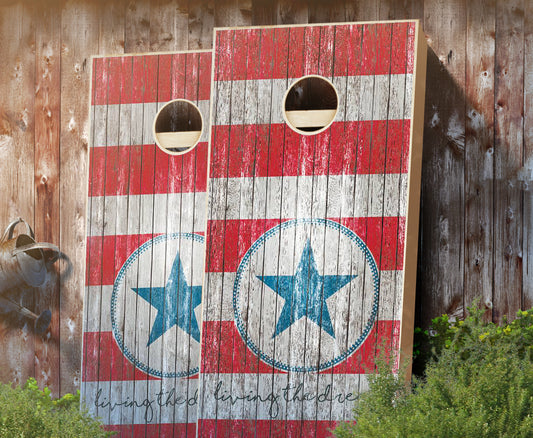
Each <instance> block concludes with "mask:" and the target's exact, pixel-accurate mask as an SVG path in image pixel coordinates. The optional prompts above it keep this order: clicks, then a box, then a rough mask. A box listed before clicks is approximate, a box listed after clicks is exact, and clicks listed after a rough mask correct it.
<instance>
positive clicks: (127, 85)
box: [120, 56, 133, 103]
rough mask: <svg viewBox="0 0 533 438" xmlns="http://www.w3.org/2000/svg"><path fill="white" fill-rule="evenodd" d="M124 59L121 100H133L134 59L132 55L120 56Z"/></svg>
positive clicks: (121, 76)
mask: <svg viewBox="0 0 533 438" xmlns="http://www.w3.org/2000/svg"><path fill="white" fill-rule="evenodd" d="M120 59H121V60H122V71H121V74H120V101H121V102H123V103H127V102H131V101H132V95H133V75H132V72H133V59H132V57H131V56H125V57H121V58H120Z"/></svg>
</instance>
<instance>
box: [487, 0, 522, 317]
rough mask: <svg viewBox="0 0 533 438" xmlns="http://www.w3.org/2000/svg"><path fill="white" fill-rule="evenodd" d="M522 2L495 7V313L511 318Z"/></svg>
mask: <svg viewBox="0 0 533 438" xmlns="http://www.w3.org/2000/svg"><path fill="white" fill-rule="evenodd" d="M523 30H524V2H523V1H521V0H513V1H508V2H498V4H497V5H496V72H495V75H496V87H495V96H494V102H495V109H496V114H495V128H494V129H495V134H496V141H495V148H494V162H495V187H494V257H495V262H494V301H493V302H494V309H493V318H494V319H495V320H499V319H500V318H501V317H502V316H503V315H509V316H514V315H515V313H516V311H517V310H518V309H519V308H520V304H521V299H520V296H521V292H522V249H523V248H522V193H521V190H520V187H517V180H516V173H517V171H518V170H519V168H520V167H521V166H522V164H523V163H522V160H523V127H524V125H523V114H522V113H523V104H524V100H523V98H524V88H523V87H524V68H523V61H524V51H523V50H524V40H523Z"/></svg>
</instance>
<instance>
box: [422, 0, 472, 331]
mask: <svg viewBox="0 0 533 438" xmlns="http://www.w3.org/2000/svg"><path fill="white" fill-rule="evenodd" d="M424 14H425V19H424V31H425V32H426V35H428V36H429V41H428V42H429V45H430V47H431V48H432V50H433V53H430V56H429V57H428V74H427V81H426V117H425V128H424V161H423V166H422V197H421V199H422V208H421V231H422V232H421V234H420V236H421V240H420V242H421V251H420V257H419V260H420V261H421V263H420V266H419V280H420V282H419V287H418V290H419V296H418V304H417V306H418V308H419V309H421V310H423V311H421V312H420V317H421V322H422V323H423V325H427V324H428V323H429V321H430V320H431V318H432V317H434V316H435V315H438V314H442V313H444V312H448V313H452V314H454V315H455V314H458V315H459V314H460V315H462V311H463V309H462V307H463V306H462V301H463V300H462V294H463V277H464V266H463V263H464V238H463V235H464V225H463V221H464V198H463V196H464V195H463V188H464V141H465V116H464V105H465V101H464V94H463V87H464V72H465V34H466V32H465V31H466V18H465V17H466V14H465V2H464V1H463V0H456V1H452V2H445V1H441V0H431V1H426V2H425V3H424Z"/></svg>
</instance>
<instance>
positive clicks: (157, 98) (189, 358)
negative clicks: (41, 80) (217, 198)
mask: <svg viewBox="0 0 533 438" xmlns="http://www.w3.org/2000/svg"><path fill="white" fill-rule="evenodd" d="M211 57H212V55H211V52H210V51H209V52H207V51H203V52H188V53H172V54H150V55H139V56H120V57H104V58H94V59H93V87H92V106H91V149H90V175H89V199H88V211H87V217H88V223H87V263H86V268H87V275H86V286H87V287H86V295H85V315H84V338H83V341H84V344H83V366H82V375H81V379H82V385H81V387H82V393H83V394H82V395H83V397H84V399H85V403H86V404H87V407H88V409H89V411H90V412H91V413H93V414H95V415H97V416H99V417H101V418H102V420H103V422H104V423H105V424H106V425H108V426H107V427H108V428H109V429H110V430H116V431H119V432H121V433H120V436H143V437H144V436H194V435H195V423H196V412H197V404H198V371H199V355H200V329H201V306H200V304H201V303H200V301H201V284H202V276H203V261H204V248H205V245H204V229H205V211H206V201H207V200H206V186H207V159H208V145H207V140H208V132H209V110H210V105H209V95H210V84H211ZM175 99H178V100H177V101H176V103H170V104H169V105H170V106H165V104H166V103H167V102H169V101H173V100H175ZM179 99H186V100H188V101H190V102H191V104H192V106H190V105H189V104H188V103H186V102H185V103H184V101H182V100H179ZM172 105H177V106H176V108H174V107H173V106H172ZM180 105H181V106H180ZM184 105H185V106H184ZM163 107H164V108H165V111H166V110H168V109H169V108H170V109H171V110H170V111H167V112H166V113H164V114H166V115H165V116H162V118H161V119H158V120H162V125H165V123H166V124H167V125H169V126H170V125H172V123H174V125H172V126H170V128H168V129H166V128H165V126H159V125H158V123H154V119H155V116H156V113H158V110H159V109H161V114H163ZM187 107H190V108H192V110H191V111H192V112H195V111H196V113H195V115H193V116H194V117H192V119H191V120H192V122H191V120H189V122H191V123H185V124H183V123H181V122H180V120H181V121H183V120H182V118H183V117H185V118H187V117H188V116H189V115H188V114H187V111H185V112H184V110H183V109H184V108H185V110H186V109H187ZM195 107H196V108H195ZM172 108H174V109H176V110H175V111H174V110H173V109H172ZM200 115H201V116H200ZM180 117H181V119H180ZM173 118H174V119H176V120H177V121H176V120H174V121H172V120H171V119H173ZM202 119H203V121H204V122H203V129H202V128H201V127H199V126H198V122H199V121H200V123H201V120H202ZM167 122H168V123H167ZM178 122H179V123H178ZM180 123H181V125H180ZM193 125H194V126H193ZM159 134H161V135H160V137H161V138H159V140H158V141H159V143H161V144H162V146H169V147H171V148H172V150H171V154H168V153H166V152H164V151H163V149H160V148H159V147H158V146H156V144H155V140H154V135H155V136H158V135H159ZM198 139H199V143H198V144H197V145H196V147H194V148H192V149H190V150H189V151H188V152H185V153H184V152H183V149H180V146H182V147H183V148H185V149H187V148H188V147H190V146H192V145H193V144H194V143H195V142H196V141H197V140H198Z"/></svg>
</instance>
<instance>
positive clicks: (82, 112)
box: [0, 0, 533, 395]
mask: <svg viewBox="0 0 533 438" xmlns="http://www.w3.org/2000/svg"><path fill="white" fill-rule="evenodd" d="M41 3H44V7H45V8H47V9H49V13H48V14H45V13H43V10H42V9H40V8H36V7H35V2H34V1H30V0H8V1H4V2H1V5H0V28H1V30H0V31H1V34H2V36H3V38H2V41H1V43H0V54H1V56H2V59H3V63H2V65H1V66H0V71H1V72H2V78H3V80H2V81H1V83H0V97H1V103H0V157H1V158H2V162H1V164H0V179H1V181H2V187H3V189H2V196H1V197H0V206H1V208H0V218H1V221H0V222H1V224H0V225H1V227H5V226H6V225H7V224H8V223H9V221H10V220H11V219H13V218H15V217H17V216H21V217H23V218H24V219H26V220H28V222H29V223H30V224H31V225H32V226H34V228H38V229H41V230H43V231H40V232H43V233H48V232H53V233H57V232H59V241H54V240H52V243H56V244H58V243H59V246H60V247H61V249H62V251H63V252H64V254H65V256H66V257H68V260H66V259H63V260H62V261H61V262H60V263H59V264H58V271H57V275H58V280H57V281H58V283H59V289H54V287H52V286H51V288H52V289H53V290H55V291H54V292H53V293H52V292H51V293H50V295H46V294H45V296H44V297H43V300H42V301H40V303H41V304H43V305H44V304H46V305H49V304H48V303H54V302H55V303H58V302H59V309H58V310H56V311H55V314H54V320H53V323H52V327H51V331H50V332H49V333H48V334H47V335H46V336H47V338H45V340H44V341H42V340H41V339H39V337H36V336H35V335H34V334H33V333H32V331H31V329H30V327H29V326H26V327H25V321H24V320H23V319H20V318H18V317H17V316H16V315H4V314H2V315H0V344H1V345H0V346H1V349H2V351H3V352H5V353H4V354H3V355H2V359H1V361H0V379H1V380H2V381H6V382H7V381H13V382H21V381H24V380H25V379H26V378H27V377H28V376H35V377H36V378H37V380H38V381H39V383H40V384H41V385H45V384H50V385H51V388H52V391H53V393H54V394H57V395H58V394H59V393H65V392H72V391H75V390H76V389H77V388H79V385H80V369H81V368H80V363H81V337H82V306H83V294H84V282H85V280H84V271H85V254H86V243H85V242H86V240H85V233H86V221H87V216H86V205H87V197H86V194H87V186H86V181H87V175H88V164H87V163H88V138H89V110H88V108H89V103H90V102H89V88H90V57H91V56H92V55H98V54H100V55H103V54H108V55H111V54H112V55H116V54H119V53H135V52H146V51H149V50H151V49H152V47H151V44H154V47H155V45H158V46H159V45H161V46H163V45H165V44H167V45H166V47H167V48H168V50H186V49H192V50H194V49H211V47H212V41H213V37H212V31H213V26H214V22H215V15H217V17H218V18H217V24H220V25H222V26H234V25H237V24H246V25H252V24H254V25H267V24H291V23H307V22H310V21H314V20H316V21H318V20H328V19H329V14H333V15H335V19H338V18H342V12H340V9H342V10H343V11H344V16H345V17H344V18H343V20H346V21H363V20H380V19H406V18H410V19H412V18H419V19H422V27H423V29H424V32H425V34H426V36H427V39H428V45H429V46H430V48H432V49H433V52H432V51H430V53H429V60H428V72H429V74H428V77H427V82H426V83H427V91H426V116H425V131H426V133H427V135H426V136H425V138H424V163H425V164H424V167H423V169H427V164H426V163H428V161H427V160H433V161H434V162H435V165H431V166H430V171H426V170H424V172H423V180H422V181H423V183H422V205H421V207H422V208H421V215H420V220H421V225H420V236H421V239H420V251H419V253H420V255H421V256H420V258H419V268H418V272H419V277H418V283H417V313H416V318H417V324H419V325H422V326H424V327H427V325H428V324H429V322H430V320H431V318H433V317H435V316H438V315H440V314H442V313H444V312H450V313H454V314H456V315H457V316H462V315H463V312H464V311H465V308H466V306H468V305H470V303H471V302H472V300H473V299H474V298H475V297H482V298H483V302H484V303H486V304H487V305H488V306H490V305H491V303H492V304H493V306H494V307H493V312H492V313H493V314H492V318H493V319H494V320H495V321H498V320H500V319H501V316H502V315H510V316H512V315H514V313H515V312H516V310H518V307H523V308H524V307H530V306H531V305H533V301H532V296H533V293H532V290H533V289H532V288H531V278H532V275H531V272H532V269H531V266H532V265H531V260H532V259H531V254H532V252H531V251H532V249H531V248H532V244H531V241H532V239H531V236H532V233H531V229H532V219H531V218H532V212H531V205H532V191H531V181H532V179H533V177H532V171H531V169H532V165H531V150H530V144H531V141H529V140H530V138H531V132H532V129H531V127H532V123H533V122H532V118H531V105H530V100H531V96H530V94H531V92H530V90H531V85H530V84H531V81H532V75H531V59H532V50H533V48H532V45H531V35H532V33H531V4H530V2H527V1H526V2H523V3H520V2H515V3H513V4H511V5H510V6H509V7H507V6H505V5H504V4H503V3H502V2H498V5H496V2H495V1H477V0H473V1H468V2H467V1H464V0H461V1H455V2H453V9H452V10H451V12H452V13H453V11H454V10H456V9H457V10H458V11H461V13H462V14H464V15H463V16H462V17H461V16H459V17H455V18H453V21H454V23H455V24H452V25H450V15H449V13H448V12H447V15H446V16H445V15H443V14H442V13H440V12H439V11H441V10H446V11H450V8H449V7H448V6H446V3H448V2H442V1H441V0H377V1H374V0H357V1H344V2H343V1H337V0H335V1H334V2H331V1H315V0H307V1H306V0H298V1H294V0H275V1H272V2H264V1H259V0H253V1H252V2H251V6H250V3H249V2H248V4H247V2H226V3H225V4H224V5H222V6H219V2H218V1H213V0H198V1H193V0H189V1H188V2H184V1H179V2H178V1H171V2H165V3H163V4H162V2H159V1H157V2H156V1H153V2H151V1H149V0H139V1H135V2H134V1H129V0H128V1H126V0H115V1H112V2H106V1H88V0H65V1H59V0H58V1H47V2H41ZM169 3H170V4H172V6H173V7H175V8H178V9H179V11H181V13H182V14H187V16H188V22H185V21H183V22H181V21H180V23H182V24H180V28H179V29H178V31H179V32H185V33H186V35H187V37H186V38H185V37H183V36H180V37H174V38H173V39H172V44H171V46H172V47H171V46H170V45H168V39H167V38H168V35H164V30H161V29H160V26H159V25H158V24H157V23H158V22H159V21H160V19H159V18H157V17H161V14H160V13H159V12H158V11H159V8H165V7H168V4H169ZM333 5H334V8H335V11H330V10H331V9H332V8H333ZM222 7H224V8H226V11H227V12H224V14H225V15H224V17H226V18H223V17H222V15H221V10H220V8H222ZM250 7H251V11H250ZM241 8H244V12H243V9H241ZM265 8H266V9H265ZM269 8H270V9H269ZM442 8H444V9H442ZM54 10H57V11H59V12H58V15H57V16H58V17H59V20H60V24H58V23H57V22H55V23H54V22H53V19H54V18H53V17H54V12H53V11H54ZM165 10H166V9H165ZM46 17H48V18H46ZM465 17H466V23H464V19H465ZM252 21H253V23H252ZM156 25H157V28H158V29H159V30H156V28H155V26H156ZM58 27H59V29H60V31H59V32H58ZM511 31H512V32H513V35H512V38H511V35H510V34H509V33H510V32H511ZM158 32H159V33H158ZM510 39H511V40H512V45H511V46H512V47H513V50H515V49H516V48H518V49H520V47H521V48H522V49H521V50H518V52H516V51H515V52H513V55H512V56H513V58H512V59H513V61H512V62H507V61H506V60H507V59H509V58H508V55H507V53H506V52H507V51H508V46H509V47H511V46H510V45H509V43H508V41H510ZM37 41H41V42H47V41H48V42H50V44H48V45H47V48H51V49H53V50H54V51H56V50H58V51H57V52H55V53H53V56H52V57H51V60H52V61H53V62H54V63H53V68H52V70H51V72H54V71H55V70H54V69H57V68H58V66H59V70H60V71H59V73H60V84H59V88H58V86H57V82H54V81H56V79H55V78H54V77H53V76H52V77H49V78H43V77H39V76H38V75H37V74H36V72H37V71H38V70H39V71H43V66H46V63H45V61H44V60H43V58H41V54H42V53H43V49H42V47H43V46H41V48H39V49H37V46H36V42H37ZM58 41H59V44H58ZM165 41H167V43H165ZM181 44H182V46H179V45H181ZM461 50H463V53H464V54H463V55H462V56H464V58H463V59H464V61H461V62H458V59H457V58H456V57H455V55H454V54H455V53H461ZM450 51H452V56H451V57H450V58H449V59H448V54H449V53H450ZM435 53H436V54H437V55H435ZM503 64H505V65H506V66H507V67H508V69H507V74H505V72H504V70H500V66H501V65H503ZM51 65H52V64H51ZM520 66H523V80H524V82H523V85H522V83H521V82H520V79H519V77H520V75H519V74H518V70H520V69H521V68H522V67H520ZM496 77H498V85H497V84H496ZM39 83H43V84H49V88H48V101H49V102H57V101H58V100H59V102H60V109H59V111H60V117H59V118H55V117H56V116H55V114H54V113H53V112H52V119H53V120H54V123H58V124H59V126H60V134H59V136H60V137H59V158H54V157H53V156H51V155H50V151H49V150H48V149H46V150H45V151H40V150H39V149H41V148H42V147H43V146H42V145H41V143H36V140H35V139H36V138H37V137H38V136H41V138H44V137H43V136H44V135H45V133H46V132H51V133H53V129H54V128H52V129H51V130H50V128H51V126H52V125H51V123H50V120H49V118H47V117H46V114H44V113H41V115H40V116H38V115H37V112H38V111H39V112H40V111H41V109H40V108H39V107H38V106H36V105H35V102H36V99H37V101H38V99H41V100H42V99H43V98H44V95H43V94H40V95H36V94H35V93H36V91H37V90H38V84H39ZM496 90H498V91H497V93H498V98H496V97H495V96H496V94H495V93H496ZM508 90H511V91H512V99H511V100H512V102H511V103H512V105H514V106H513V107H512V108H511V107H506V106H503V109H502V108H501V107H500V106H497V107H496V108H495V106H494V103H497V102H498V101H499V100H500V99H499V97H500V96H503V95H507V96H508V95H509V93H510V91H508ZM39 93H41V92H40V91H39ZM502 93H503V94H502ZM448 95H452V96H455V97H454V98H449V99H448V100H447V101H443V100H442V96H448ZM439 96H440V97H439ZM501 102H503V100H502V101H501ZM507 105H509V102H507ZM519 110H521V111H523V114H524V116H523V121H522V122H520V123H521V124H522V127H523V138H522V139H521V140H520V139H519V138H518V137H517V136H513V135H512V134H511V131H513V132H514V130H515V128H514V127H516V126H519V125H520V123H518V122H517V119H516V117H515V116H516V114H519ZM473 111H475V113H474V112H473ZM501 111H504V112H505V114H509V115H510V114H511V113H512V114H514V115H513V116H512V117H507V116H504V117H502V116H500V114H502V113H501ZM454 113H456V114H458V117H459V119H458V120H464V126H465V128H466V129H465V130H464V135H465V138H464V145H465V146H464V151H462V150H461V148H460V147H459V148H458V147H457V142H456V141H453V140H452V139H453V138H454V137H453V136H450V135H449V134H451V133H453V132H457V131H456V130H452V131H451V132H450V129H449V128H450V127H453V126H455V125H454V124H453V123H450V122H451V121H453V120H454V118H452V117H451V115H452V114H454ZM497 115H498V122H497V123H498V128H497V129H495V126H494V123H495V119H496V117H497ZM456 119H457V118H456ZM461 123H463V122H461ZM517 123H518V124H517ZM511 125H512V126H513V128H511ZM54 126H56V125H54ZM460 131H461V130H459V132H460ZM52 139H53V136H52ZM53 141H55V140H53ZM495 143H497V145H498V146H497V147H495ZM459 144H460V142H459ZM50 146H51V144H50V145H48V144H47V145H46V147H47V148H48V147H50ZM521 147H522V148H523V152H520V148H521ZM452 149H453V150H452ZM496 149H498V150H496ZM51 150H53V151H54V152H53V154H57V149H53V148H52V149H51ZM519 152H520V154H522V155H520V156H519ZM496 155H497V156H498V158H496ZM39 157H41V158H39ZM56 159H57V160H58V162H59V168H58V169H56V168H54V167H52V168H50V169H49V168H48V167H47V168H46V169H45V170H46V172H44V171H43V169H44V168H43V166H42V164H44V163H45V162H46V163H50V164H52V165H53V166H55V164H54V163H55V162H56ZM36 160H37V161H36ZM496 160H497V166H498V175H496V173H495V171H496V169H495V165H496ZM41 163H42V164H41ZM36 169H37V170H38V172H36ZM461 169H464V172H463V171H462V170H461ZM43 174H45V175H47V176H48V175H50V176H51V175H58V182H57V183H56V184H57V185H56V187H55V188H54V187H53V186H52V185H50V184H52V183H51V182H50V183H49V185H47V186H46V187H45V186H44V185H43V184H42V183H41V177H42V175H43ZM52 180H53V178H52ZM443 182H444V183H445V184H447V186H448V187H450V190H451V191H453V198H454V199H451V195H450V194H447V195H446V196H445V197H444V198H441V196H440V194H439V186H440V184H441V183H443ZM496 185H498V187H505V186H506V185H508V186H509V193H511V195H512V196H514V195H513V193H515V194H516V195H519V196H520V197H521V199H522V200H523V201H522V202H517V201H516V199H513V198H512V197H511V198H508V199H509V200H511V201H512V205H511V204H509V205H510V206H512V209H513V216H512V217H511V218H510V219H512V221H513V222H514V224H515V225H513V226H514V227H515V228H516V229H520V230H522V231H520V233H518V234H516V235H514V237H513V236H512V235H509V236H510V238H504V241H505V240H507V243H505V244H502V243H500V242H496V237H495V230H500V229H503V228H505V229H506V230H507V231H505V233H511V232H512V233H514V231H513V230H511V228H509V227H510V225H508V223H507V220H508V219H507V216H506V215H507V212H506V210H505V208H506V207H505V205H506V204H505V203H506V202H507V201H505V200H503V198H502V194H505V193H507V192H502V189H501V188H498V189H497V188H496ZM58 187H59V188H58ZM496 190H498V195H497V196H498V200H496ZM513 191H514V192H513ZM38 193H39V194H38ZM56 195H57V196H58V199H59V202H58V205H59V210H54V209H50V210H47V211H49V213H48V214H49V215H50V217H49V218H46V217H45V218H44V219H43V218H42V216H43V215H44V213H43V211H42V210H41V208H42V207H41V206H44V205H46V202H48V200H53V199H55V198H54V196H56ZM506 196H507V195H506ZM452 201H453V202H452ZM53 202H56V201H53ZM54 205H55V204H54ZM517 209H518V211H517ZM436 212H442V213H443V216H442V219H443V220H442V221H441V220H440V219H441V216H440V213H439V214H438V215H437V213H436ZM444 219H447V223H448V224H450V223H452V224H460V223H461V222H463V221H464V230H461V227H460V226H458V225H454V226H453V227H448V228H447V230H446V228H445V227H444V226H445V223H446V222H445V220H444ZM38 224H40V225H38ZM45 225H46V227H48V228H46V229H44V228H43V226H45ZM57 230H59V231H57ZM445 231H446V232H447V233H448V236H451V239H452V240H451V241H452V243H453V248H454V251H455V252H456V253H458V252H459V253H460V252H462V253H463V259H462V260H463V261H462V262H461V263H462V265H463V267H462V268H461V269H459V268H458V263H457V260H456V259H455V258H450V257H449V251H450V249H449V248H450V246H449V245H447V244H446V235H445V234H444V232H445ZM40 232H39V233H40ZM39 233H38V235H37V236H38V237H39ZM499 233H500V234H499V235H501V232H499ZM463 234H464V237H461V238H459V237H458V236H462V235H463ZM54 235H56V234H53V235H51V239H54ZM520 236H521V237H520ZM498 239H500V237H498ZM508 245H511V248H512V249H513V251H512V255H510V259H506V257H508V256H509V252H508V251H507V252H506V251H505V249H506V247H507V246H508ZM496 266H498V271H497V272H496V271H495V267H496ZM508 269H509V270H510V271H509V272H513V274H512V275H511V274H510V277H504V274H505V272H506V270H508ZM459 271H462V272H463V273H462V274H459V275H458V272H459ZM448 275H449V276H451V278H452V279H453V284H454V285H455V286H454V288H453V290H452V288H448V287H446V284H447V282H448V280H449V278H448ZM505 278H517V280H516V281H514V280H513V281H512V282H511V283H507V280H506V279H505ZM52 289H51V291H52ZM436 291H439V294H442V295H445V296H443V297H436V296H435V293H436ZM58 293H59V298H58V297H57V296H53V295H54V294H58ZM17 296H18V295H17ZM506 296H508V298H506ZM20 299H22V302H23V303H24V304H26V305H28V306H30V308H31V306H32V305H34V304H36V302H35V301H34V293H33V291H27V292H26V294H23V295H22V296H20ZM32 309H33V308H32ZM487 316H488V317H489V318H490V317H491V315H490V313H489V312H488V313H487ZM45 341H46V342H47V344H46V342H45ZM45 344H46V345H48V348H46V345H45ZM39 345H41V346H39ZM54 348H57V349H58V350H57V352H58V356H55V354H56V353H55V352H54ZM36 351H37V355H36ZM43 361H44V365H43ZM54 382H56V383H54Z"/></svg>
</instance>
